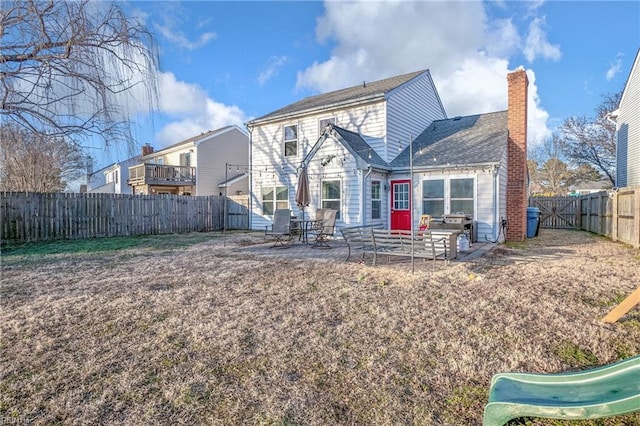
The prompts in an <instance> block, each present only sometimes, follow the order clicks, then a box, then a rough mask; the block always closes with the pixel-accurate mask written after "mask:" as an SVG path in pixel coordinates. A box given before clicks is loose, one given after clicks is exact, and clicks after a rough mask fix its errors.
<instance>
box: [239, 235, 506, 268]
mask: <svg viewBox="0 0 640 426" xmlns="http://www.w3.org/2000/svg"><path fill="white" fill-rule="evenodd" d="M497 245H498V244H496V243H491V242H484V243H479V242H478V243H473V244H471V247H470V248H469V251H467V252H464V253H461V252H458V258H457V259H455V260H452V262H467V261H470V260H473V259H477V258H478V257H480V256H482V255H484V254H485V253H487V252H489V251H490V250H492V249H493V248H494V247H496V246H497ZM272 246H273V242H272V241H265V243H264V244H257V245H251V246H247V247H242V248H239V249H238V250H239V251H242V252H246V253H253V254H258V255H261V256H274V257H286V258H291V259H313V260H318V261H327V262H344V261H345V259H346V258H347V254H348V253H349V250H348V247H347V244H346V242H345V241H344V240H342V239H341V238H336V239H334V240H332V241H330V242H329V246H330V247H331V248H328V249H327V248H314V247H313V244H312V243H309V244H306V243H304V242H301V241H298V239H297V238H294V241H293V243H292V244H289V245H288V246H284V247H272ZM361 260H362V251H360V250H354V251H352V252H351V257H350V258H349V262H350V263H351V262H354V263H359V262H361ZM418 261H421V259H416V262H418ZM365 263H366V264H367V265H372V264H373V257H372V255H370V254H367V255H366V257H365ZM389 263H392V264H401V263H406V264H409V263H411V258H410V257H406V258H405V257H394V258H393V259H391V260H387V256H379V260H378V265H385V264H389Z"/></svg>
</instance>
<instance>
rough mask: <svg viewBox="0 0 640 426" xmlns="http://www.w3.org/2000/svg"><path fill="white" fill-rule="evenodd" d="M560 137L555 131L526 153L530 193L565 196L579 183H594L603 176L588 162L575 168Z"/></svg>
mask: <svg viewBox="0 0 640 426" xmlns="http://www.w3.org/2000/svg"><path fill="white" fill-rule="evenodd" d="M563 147H564V145H563V140H562V137H561V136H560V135H559V134H557V133H554V134H553V135H552V137H551V138H549V139H547V140H545V141H544V142H543V143H542V144H540V145H537V146H536V147H535V148H533V149H532V150H531V152H530V153H529V159H528V160H527V166H528V168H529V179H530V183H529V194H530V195H545V196H558V195H566V194H567V193H568V192H570V190H571V189H572V188H573V187H574V185H576V184H578V183H581V182H597V181H599V180H601V179H602V175H601V174H600V172H599V171H598V170H596V169H595V168H594V167H593V166H591V165H590V164H581V165H579V166H578V167H575V166H574V165H572V164H570V162H569V161H568V159H567V158H565V156H564V155H563V149H562V148H563Z"/></svg>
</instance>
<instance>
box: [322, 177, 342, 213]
mask: <svg viewBox="0 0 640 426" xmlns="http://www.w3.org/2000/svg"><path fill="white" fill-rule="evenodd" d="M329 182H337V183H338V190H339V191H340V196H339V198H325V197H324V186H325V184H327V183H329ZM336 201H337V202H338V209H337V210H338V213H337V214H336V219H340V212H341V210H342V179H323V180H322V181H321V182H320V207H321V208H323V209H330V208H334V206H332V205H327V204H326V203H332V204H333V203H335V202H336Z"/></svg>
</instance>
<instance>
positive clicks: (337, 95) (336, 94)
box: [247, 69, 429, 125]
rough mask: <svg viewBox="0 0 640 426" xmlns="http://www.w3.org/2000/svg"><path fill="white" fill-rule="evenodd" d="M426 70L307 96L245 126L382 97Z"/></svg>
mask: <svg viewBox="0 0 640 426" xmlns="http://www.w3.org/2000/svg"><path fill="white" fill-rule="evenodd" d="M428 72H429V70H428V69H423V70H420V71H414V72H410V73H407V74H401V75H397V76H394V77H389V78H385V79H382V80H376V81H371V82H368V81H366V80H365V81H363V82H362V83H361V84H358V85H356V86H351V87H347V88H345V89H339V90H334V91H331V92H327V93H322V94H318V95H312V96H308V97H306V98H303V99H301V100H299V101H297V102H294V103H292V104H290V105H287V106H285V107H283V108H280V109H278V110H275V111H273V112H271V113H269V114H266V115H263V116H262V117H258V118H256V119H253V120H251V121H249V122H248V123H247V125H252V124H256V123H259V122H265V121H270V120H275V119H280V118H286V117H288V116H292V115H295V114H300V113H304V112H310V111H315V110H320V109H325V108H327V107H332V106H340V105H348V104H350V103H354V102H359V101H363V100H367V99H374V98H377V97H382V96H384V95H386V94H387V93H389V92H391V91H392V90H394V89H397V88H398V87H400V86H402V85H403V84H406V83H408V82H409V81H411V80H413V79H414V78H416V77H418V76H420V75H422V74H425V73H428Z"/></svg>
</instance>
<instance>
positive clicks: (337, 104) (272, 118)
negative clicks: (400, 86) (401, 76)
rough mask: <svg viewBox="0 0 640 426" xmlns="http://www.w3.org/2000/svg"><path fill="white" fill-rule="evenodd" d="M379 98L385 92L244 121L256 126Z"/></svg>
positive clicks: (356, 104) (384, 95)
mask: <svg viewBox="0 0 640 426" xmlns="http://www.w3.org/2000/svg"><path fill="white" fill-rule="evenodd" d="M380 100H386V93H377V94H375V95H369V96H366V97H362V98H358V99H355V100H349V101H344V102H334V103H332V104H327V105H322V106H319V107H315V108H308V109H304V110H298V111H294V112H290V113H285V114H278V115H267V116H265V117H264V118H256V119H254V120H251V121H247V122H246V123H245V126H247V127H252V126H256V125H258V124H265V123H270V122H273V121H281V120H286V119H289V118H293V117H298V116H302V115H309V114H312V113H315V112H319V111H326V110H329V109H337V108H340V107H345V106H359V105H362V104H367V103H371V102H374V101H380Z"/></svg>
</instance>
